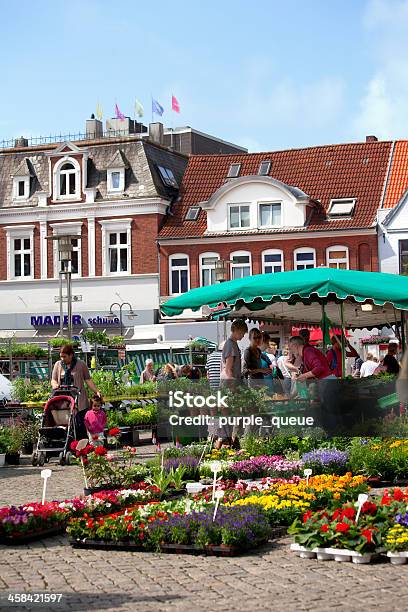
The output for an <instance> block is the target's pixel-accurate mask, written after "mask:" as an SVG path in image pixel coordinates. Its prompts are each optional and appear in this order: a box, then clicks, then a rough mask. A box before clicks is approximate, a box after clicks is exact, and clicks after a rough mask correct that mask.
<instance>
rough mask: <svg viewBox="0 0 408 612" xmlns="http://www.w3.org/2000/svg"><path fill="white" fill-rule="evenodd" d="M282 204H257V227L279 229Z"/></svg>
mask: <svg viewBox="0 0 408 612" xmlns="http://www.w3.org/2000/svg"><path fill="white" fill-rule="evenodd" d="M281 225H282V204H281V203H280V202H265V203H262V204H259V227H281Z"/></svg>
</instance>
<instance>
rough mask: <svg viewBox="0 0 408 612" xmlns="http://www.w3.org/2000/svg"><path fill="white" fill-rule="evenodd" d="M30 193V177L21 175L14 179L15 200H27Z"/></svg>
mask: <svg viewBox="0 0 408 612" xmlns="http://www.w3.org/2000/svg"><path fill="white" fill-rule="evenodd" d="M29 195H30V177H29V176H24V177H22V176H19V177H16V178H15V179H14V193H13V198H14V199H15V200H27V199H28V197H29Z"/></svg>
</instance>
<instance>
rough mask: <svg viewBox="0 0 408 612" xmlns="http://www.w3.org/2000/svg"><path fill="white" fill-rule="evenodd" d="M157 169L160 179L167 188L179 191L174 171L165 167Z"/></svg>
mask: <svg viewBox="0 0 408 612" xmlns="http://www.w3.org/2000/svg"><path fill="white" fill-rule="evenodd" d="M157 169H158V171H159V174H160V178H161V180H162V181H163V183H164V185H166V187H173V188H174V189H178V184H177V181H176V179H175V177H174V174H173V171H172V170H170V168H165V167H164V166H157Z"/></svg>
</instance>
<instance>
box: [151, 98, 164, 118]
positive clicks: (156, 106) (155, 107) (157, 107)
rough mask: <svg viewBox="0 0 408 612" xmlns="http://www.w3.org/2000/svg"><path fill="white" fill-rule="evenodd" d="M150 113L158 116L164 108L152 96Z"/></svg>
mask: <svg viewBox="0 0 408 612" xmlns="http://www.w3.org/2000/svg"><path fill="white" fill-rule="evenodd" d="M152 113H156V115H160V117H161V116H162V114H163V113H164V108H163V107H162V105H161V104H159V103H158V102H157V100H154V99H153V98H152Z"/></svg>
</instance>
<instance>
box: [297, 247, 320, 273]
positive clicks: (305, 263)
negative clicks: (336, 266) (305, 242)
mask: <svg viewBox="0 0 408 612" xmlns="http://www.w3.org/2000/svg"><path fill="white" fill-rule="evenodd" d="M294 257H295V270H310V269H311V268H315V267H316V251H315V250H314V249H308V248H301V249H296V251H295V253H294Z"/></svg>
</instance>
